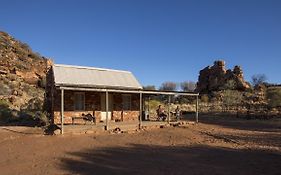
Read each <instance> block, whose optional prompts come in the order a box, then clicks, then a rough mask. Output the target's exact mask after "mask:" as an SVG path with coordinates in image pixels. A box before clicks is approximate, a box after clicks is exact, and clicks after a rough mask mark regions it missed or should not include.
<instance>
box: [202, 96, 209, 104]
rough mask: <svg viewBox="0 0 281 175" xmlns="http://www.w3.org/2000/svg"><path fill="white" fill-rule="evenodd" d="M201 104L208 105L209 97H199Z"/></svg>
mask: <svg viewBox="0 0 281 175" xmlns="http://www.w3.org/2000/svg"><path fill="white" fill-rule="evenodd" d="M201 102H203V103H208V102H209V96H208V95H207V94H203V95H201Z"/></svg>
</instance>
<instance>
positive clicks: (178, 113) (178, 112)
mask: <svg viewBox="0 0 281 175" xmlns="http://www.w3.org/2000/svg"><path fill="white" fill-rule="evenodd" d="M175 115H176V120H177V121H178V120H180V115H181V110H180V108H179V106H177V108H176V110H175Z"/></svg>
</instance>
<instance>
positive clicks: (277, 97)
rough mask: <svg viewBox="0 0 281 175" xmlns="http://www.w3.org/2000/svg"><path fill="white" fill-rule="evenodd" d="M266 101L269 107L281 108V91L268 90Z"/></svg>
mask: <svg viewBox="0 0 281 175" xmlns="http://www.w3.org/2000/svg"><path fill="white" fill-rule="evenodd" d="M267 99H268V104H269V106H270V107H272V108H274V107H279V106H281V89H278V88H275V89H268V90H267Z"/></svg>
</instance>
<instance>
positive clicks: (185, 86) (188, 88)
mask: <svg viewBox="0 0 281 175" xmlns="http://www.w3.org/2000/svg"><path fill="white" fill-rule="evenodd" d="M180 87H181V89H182V90H183V91H185V92H193V91H194V90H195V88H196V83H195V82H193V81H184V82H182V83H181V84H180Z"/></svg>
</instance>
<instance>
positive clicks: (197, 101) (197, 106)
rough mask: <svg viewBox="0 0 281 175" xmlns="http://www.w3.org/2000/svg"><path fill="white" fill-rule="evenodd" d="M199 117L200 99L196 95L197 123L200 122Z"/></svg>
mask: <svg viewBox="0 0 281 175" xmlns="http://www.w3.org/2000/svg"><path fill="white" fill-rule="evenodd" d="M198 117H199V99H198V96H196V123H198Z"/></svg>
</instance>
